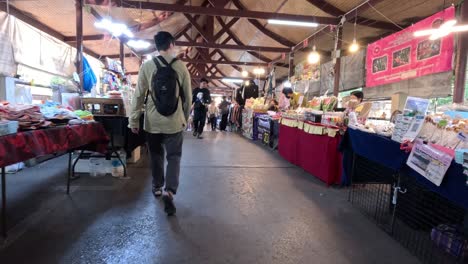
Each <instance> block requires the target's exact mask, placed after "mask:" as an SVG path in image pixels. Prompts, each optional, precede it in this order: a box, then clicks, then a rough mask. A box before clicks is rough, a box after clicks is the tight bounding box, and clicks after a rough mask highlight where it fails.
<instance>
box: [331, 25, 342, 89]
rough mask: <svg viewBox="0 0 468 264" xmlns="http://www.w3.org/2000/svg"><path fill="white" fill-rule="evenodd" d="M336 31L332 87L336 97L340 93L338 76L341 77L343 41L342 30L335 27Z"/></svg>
mask: <svg viewBox="0 0 468 264" xmlns="http://www.w3.org/2000/svg"><path fill="white" fill-rule="evenodd" d="M336 30H337V31H338V32H336V40H335V83H334V85H333V95H334V96H338V93H339V92H340V75H341V47H342V45H343V41H342V40H341V39H342V37H343V29H342V28H340V27H337V28H336Z"/></svg>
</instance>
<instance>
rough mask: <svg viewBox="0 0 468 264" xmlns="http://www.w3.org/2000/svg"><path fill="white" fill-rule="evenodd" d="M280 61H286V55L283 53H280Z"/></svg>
mask: <svg viewBox="0 0 468 264" xmlns="http://www.w3.org/2000/svg"><path fill="white" fill-rule="evenodd" d="M281 59H282V60H284V59H286V53H284V52H283V53H281Z"/></svg>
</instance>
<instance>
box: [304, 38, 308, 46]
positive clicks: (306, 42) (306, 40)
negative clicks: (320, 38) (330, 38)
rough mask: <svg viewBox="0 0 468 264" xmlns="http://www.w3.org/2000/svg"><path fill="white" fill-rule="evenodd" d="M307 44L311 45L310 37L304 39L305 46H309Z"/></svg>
mask: <svg viewBox="0 0 468 264" xmlns="http://www.w3.org/2000/svg"><path fill="white" fill-rule="evenodd" d="M307 46H309V39H308V38H306V39H305V40H304V48H307Z"/></svg>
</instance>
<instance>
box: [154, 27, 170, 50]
mask: <svg viewBox="0 0 468 264" xmlns="http://www.w3.org/2000/svg"><path fill="white" fill-rule="evenodd" d="M174 43H175V39H174V37H173V36H172V35H171V33H169V32H167V31H159V32H158V34H156V35H154V44H156V49H158V51H166V50H168V49H169V48H170V47H171V44H174Z"/></svg>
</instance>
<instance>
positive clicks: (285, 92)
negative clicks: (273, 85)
mask: <svg viewBox="0 0 468 264" xmlns="http://www.w3.org/2000/svg"><path fill="white" fill-rule="evenodd" d="M291 93H294V91H293V89H292V88H289V87H286V88H283V94H284V95H288V94H291Z"/></svg>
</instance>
